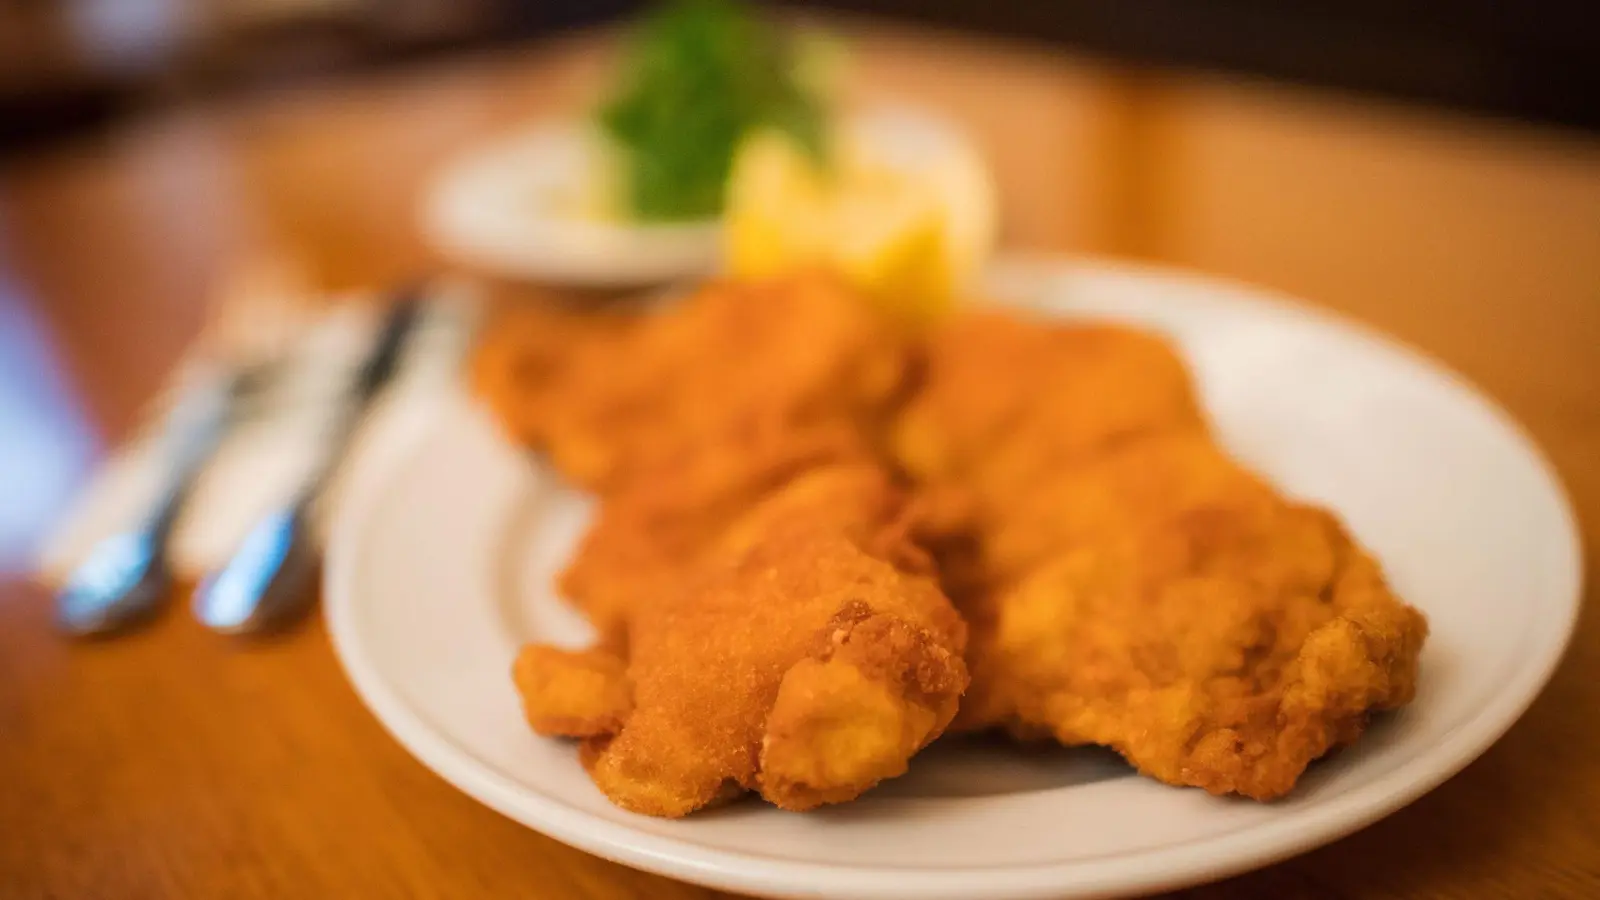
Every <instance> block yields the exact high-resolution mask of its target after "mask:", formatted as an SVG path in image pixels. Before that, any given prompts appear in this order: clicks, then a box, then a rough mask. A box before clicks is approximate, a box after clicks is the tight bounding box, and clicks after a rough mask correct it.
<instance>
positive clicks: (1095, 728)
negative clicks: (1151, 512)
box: [963, 504, 1427, 800]
mask: <svg viewBox="0 0 1600 900" xmlns="http://www.w3.org/2000/svg"><path fill="white" fill-rule="evenodd" d="M993 611H994V621H993V624H992V625H991V626H990V630H989V633H988V634H986V635H984V636H983V637H982V638H979V637H978V636H977V635H975V644H976V643H981V644H982V646H981V648H980V647H978V646H975V647H974V655H973V657H972V659H971V662H972V665H973V675H974V686H973V692H972V695H971V696H969V698H968V700H967V701H966V703H967V706H966V707H965V708H964V710H963V715H964V716H971V717H973V718H974V719H981V720H985V721H989V722H999V723H1002V724H1006V725H1009V726H1010V727H1012V728H1013V729H1014V730H1017V731H1018V732H1020V733H1022V734H1026V735H1036V734H1038V733H1039V732H1040V731H1041V730H1044V731H1047V732H1048V733H1050V734H1052V735H1053V736H1054V737H1055V738H1056V739H1057V740H1059V741H1060V742H1062V743H1064V744H1068V745H1073V744H1103V745H1106V746H1109V747H1112V748H1114V749H1116V750H1117V751H1118V752H1120V753H1122V754H1123V755H1124V756H1126V757H1127V758H1128V760H1129V761H1130V762H1132V763H1133V764H1134V765H1135V766H1137V767H1138V768H1139V769H1140V770H1141V771H1143V772H1145V773H1146V774H1148V775H1151V776H1153V777H1155V778H1158V779H1160V780H1162V781H1166V782H1168V783H1171V784H1180V785H1192V786H1197V787H1201V788H1205V789H1206V790H1208V791H1211V792H1212V793H1219V794H1221V793H1238V794H1243V795H1245V796H1248V797H1253V798H1255V799H1258V800H1268V799H1272V798H1275V797H1278V796H1281V795H1283V794H1284V793H1287V792H1288V791H1289V790H1290V789H1291V788H1292V787H1293V786H1294V783H1295V781H1296V780H1297V779H1298V778H1299V776H1300V775H1301V773H1302V772H1303V771H1304V770H1305V768H1306V766H1307V764H1309V763H1310V762H1311V761H1312V760H1314V759H1317V758H1318V757H1321V756H1322V755H1323V754H1325V753H1326V752H1327V751H1328V750H1329V749H1331V748H1333V747H1335V746H1338V745H1341V744H1346V743H1349V742H1351V741H1354V740H1355V739H1356V738H1357V737H1358V736H1359V735H1360V734H1361V732H1362V730H1363V728H1364V727H1365V725H1366V722H1367V718H1368V714H1369V713H1370V712H1372V711H1374V710H1384V709H1393V708H1396V707H1398V706H1401V705H1403V704H1405V703H1408V702H1409V701H1410V700H1411V698H1412V696H1413V694H1414V692H1415V689H1416V675H1417V658H1418V655H1419V653H1420V651H1421V648H1422V643H1423V640H1424V638H1425V637H1426V635H1427V623H1426V620H1425V619H1424V618H1423V617H1422V616H1421V614H1420V613H1418V612H1417V611H1416V610H1414V609H1412V608H1411V607H1409V606H1407V605H1405V604H1404V603H1402V602H1400V601H1399V600H1398V599H1396V598H1395V597H1394V595H1393V594H1392V593H1391V592H1390V591H1389V589H1388V588H1387V586H1386V585H1385V584H1384V582H1383V579H1382V577H1381V575H1380V574H1379V572H1378V569H1377V566H1376V565H1375V564H1374V563H1373V562H1372V560H1371V559H1370V558H1369V557H1368V556H1366V555H1365V554H1364V553H1363V552H1362V551H1361V550H1360V549H1359V548H1358V547H1356V546H1354V545H1353V544H1352V543H1351V541H1350V540H1349V538H1348V537H1347V536H1346V535H1345V533H1344V531H1343V529H1342V528H1341V527H1340V526H1339V524H1338V523H1337V522H1336V521H1335V520H1334V519H1333V517H1332V516H1330V515H1329V514H1327V513H1326V512H1324V511H1322V510H1319V509H1315V508H1312V507H1307V506H1298V505H1291V504H1275V505H1271V506H1267V507H1259V506H1257V507H1236V508H1197V509H1194V510H1192V511H1190V512H1188V513H1185V514H1183V515H1179V516H1177V517H1176V518H1173V519H1169V520H1167V521H1165V522H1162V523H1158V524H1155V525H1151V526H1148V527H1144V528H1142V529H1134V530H1130V531H1126V532H1123V533H1120V534H1119V533H1117V532H1115V531H1113V532H1108V533H1107V534H1106V535H1104V536H1098V537H1095V538H1093V539H1091V540H1089V541H1087V542H1085V543H1082V544H1080V545H1078V546H1077V547H1076V548H1075V549H1072V550H1068V551H1066V552H1063V553H1062V554H1060V555H1058V556H1056V557H1053V558H1052V559H1050V560H1049V561H1048V562H1046V563H1045V564H1044V565H1042V566H1041V567H1040V568H1038V569H1037V570H1035V571H1034V572H1033V573H1032V574H1030V575H1029V576H1028V577H1027V578H1025V579H1024V580H1023V581H1022V582H1020V583H1019V584H1017V585H1016V586H1015V587H1014V588H1011V589H1008V590H1006V591H1005V592H1003V593H1002V595H1001V596H999V597H998V598H997V599H996V600H995V602H994V610H993Z"/></svg>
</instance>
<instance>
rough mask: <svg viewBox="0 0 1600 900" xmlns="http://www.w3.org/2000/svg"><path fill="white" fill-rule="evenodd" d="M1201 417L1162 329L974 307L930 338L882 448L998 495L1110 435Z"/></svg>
mask: <svg viewBox="0 0 1600 900" xmlns="http://www.w3.org/2000/svg"><path fill="white" fill-rule="evenodd" d="M1201 423H1202V419H1201V416H1200V412H1199V407H1198V406H1197V404H1196V401H1195V397H1194V392H1193V389H1192V387H1191V385H1190V383H1189V375H1188V372H1187V371H1185V369H1184V366H1183V363H1182V361H1181V360H1180V359H1179V358H1178V355H1177V353H1176V352H1175V351H1174V350H1173V349H1172V347H1171V346H1170V345H1168V344H1167V343H1166V342H1165V341H1164V340H1162V339H1161V338H1159V337H1157V336H1155V335H1153V334H1150V333H1147V332H1143V331H1139V330H1136V329H1131V328H1125V327H1120V326H1115V325H1102V324H1063V323H1061V322H1058V321H1046V320H1041V319H1035V318H1029V317H1027V316H1025V315H1022V314H1018V313H1015V312H1003V311H1000V310H981V309H980V310H973V311H968V312H965V313H962V314H960V315H957V316H954V317H953V318H951V319H950V320H949V321H947V322H945V323H943V324H942V325H940V326H939V327H937V328H936V329H934V330H933V332H932V333H931V334H930V335H929V336H928V338H927V341H926V344H925V349H924V359H923V371H922V373H921V383H920V385H919V387H918V389H917V392H916V394H915V395H914V396H913V397H912V398H911V400H910V401H909V403H908V404H907V405H906V408H905V409H904V410H903V411H902V412H901V414H900V415H899V417H898V419H897V421H896V423H895V425H894V429H893V435H892V448H893V450H894V453H895V457H896V459H897V460H898V461H899V463H900V464H901V465H902V466H903V467H904V468H905V469H906V471H907V472H908V473H910V474H911V475H912V476H913V477H914V478H916V479H917V480H919V481H921V482H923V483H926V484H942V483H947V482H951V481H957V482H961V483H963V484H966V485H967V486H968V487H970V488H971V489H973V490H974V491H976V492H978V493H979V494H980V495H981V497H982V498H985V499H988V498H992V499H993V500H994V501H995V502H997V503H1003V502H1005V501H1009V500H1010V499H1011V498H1012V497H1014V496H1016V495H1018V494H1020V493H1025V492H1026V491H1027V490H1028V489H1029V485H1030V484H1031V482H1032V481H1033V479H1034V478H1036V477H1037V476H1038V475H1040V474H1041V473H1045V472H1049V471H1053V470H1056V469H1059V468H1061V467H1062V466H1065V465H1069V464H1072V463H1074V462H1076V461H1078V460H1079V459H1081V458H1083V457H1084V456H1085V455H1089V454H1093V453H1097V452H1099V451H1101V450H1103V449H1104V448H1106V447H1108V446H1110V445H1112V444H1114V443H1115V442H1117V441H1119V440H1122V439H1124V438H1128V437H1132V436H1135V435H1138V434H1142V433H1145V432H1149V431H1153V430H1166V429H1170V428H1174V427H1180V426H1192V427H1196V428H1198V427H1201Z"/></svg>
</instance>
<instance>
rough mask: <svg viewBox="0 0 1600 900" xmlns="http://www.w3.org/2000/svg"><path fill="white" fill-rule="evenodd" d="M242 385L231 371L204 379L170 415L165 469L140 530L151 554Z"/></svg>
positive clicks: (162, 546)
mask: <svg viewBox="0 0 1600 900" xmlns="http://www.w3.org/2000/svg"><path fill="white" fill-rule="evenodd" d="M244 383H245V378H244V375H243V374H242V373H240V372H237V371H228V372H225V373H216V374H208V375H207V376H205V377H204V379H203V380H202V382H201V383H200V384H199V385H197V386H196V387H194V388H193V389H192V390H193V393H191V394H190V395H188V396H185V397H184V398H183V399H181V400H180V401H179V405H178V407H177V408H176V409H174V410H173V412H172V415H171V419H170V421H169V423H168V425H167V430H166V434H165V435H164V438H163V439H164V441H165V443H166V447H165V454H164V455H165V456H166V457H167V458H169V459H170V460H172V463H171V468H170V469H169V471H168V475H167V480H166V483H165V484H164V485H163V487H162V489H161V493H160V495H159V499H158V500H157V501H156V504H155V506H154V508H153V509H152V511H151V512H150V514H149V518H148V519H146V524H145V527H146V528H147V529H148V530H149V532H150V535H151V538H152V540H153V542H154V547H155V551H154V552H156V553H158V554H164V553H165V550H166V544H167V542H168V540H169V539H170V537H171V535H172V531H173V529H174V527H175V526H176V525H177V520H178V515H179V513H180V512H182V510H183V506H184V504H185V503H186V502H187V500H188V499H189V495H190V494H191V493H192V492H193V490H194V486H195V484H196V483H197V482H198V481H199V480H200V473H201V472H203V471H204V470H205V467H206V463H207V462H209V461H210V459H211V457H212V455H213V454H215V452H216V450H217V447H218V445H220V444H221V442H222V436H223V434H224V433H225V432H226V431H227V428H228V423H229V422H230V421H231V420H232V418H233V412H234V407H235V405H236V404H237V401H238V398H239V395H240V394H241V393H242V389H243V387H244Z"/></svg>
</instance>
